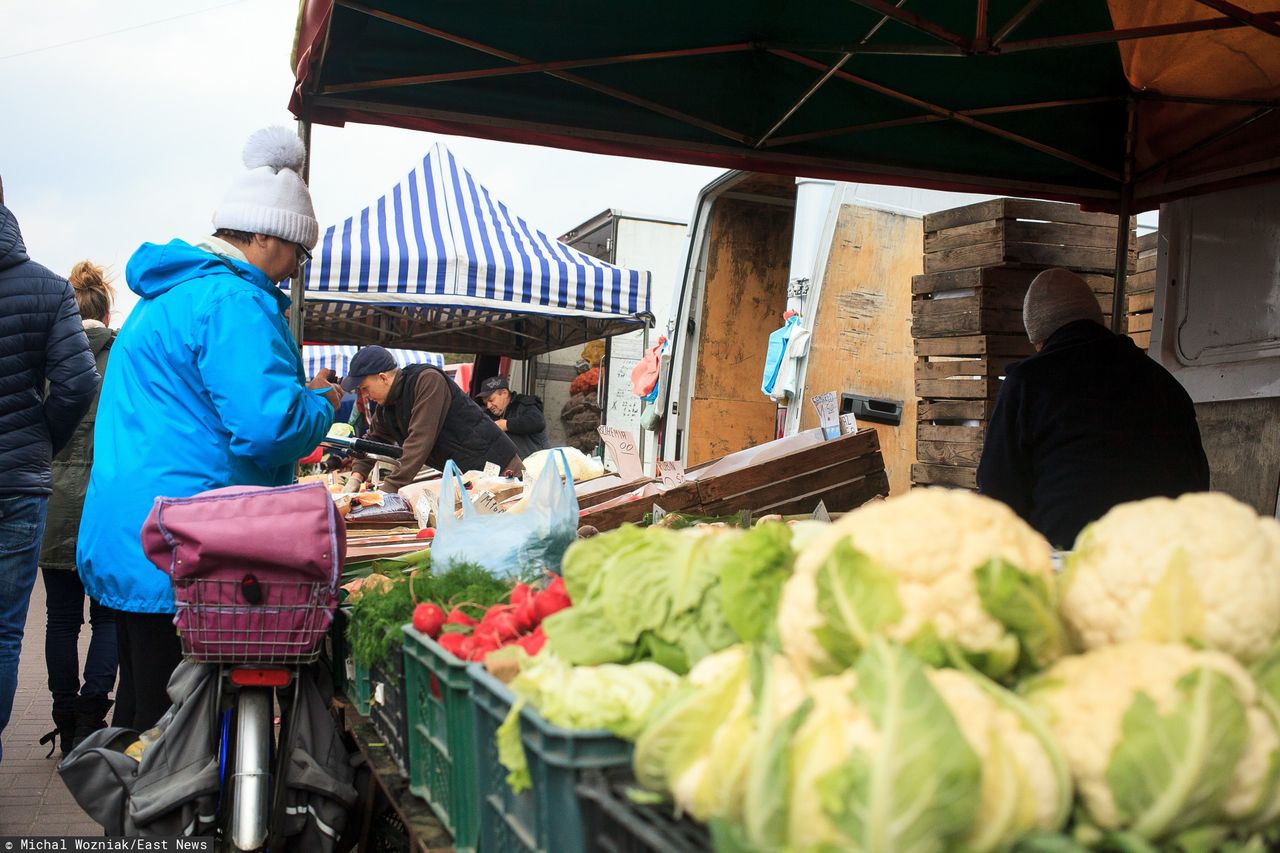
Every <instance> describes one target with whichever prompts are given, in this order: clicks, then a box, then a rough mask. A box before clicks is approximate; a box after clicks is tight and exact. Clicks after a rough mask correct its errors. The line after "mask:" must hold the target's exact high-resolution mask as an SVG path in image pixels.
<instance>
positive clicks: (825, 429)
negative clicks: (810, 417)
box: [813, 391, 840, 441]
mask: <svg viewBox="0 0 1280 853" xmlns="http://www.w3.org/2000/svg"><path fill="white" fill-rule="evenodd" d="M813 407H814V408H815V409H817V410H818V424H819V426H821V427H822V437H823V438H825V439H827V440H828V441H829V440H831V439H833V438H839V437H840V406H839V404H837V403H836V392H835V391H828V392H827V393H825V394H819V395H818V396H816V397H814V398H813Z"/></svg>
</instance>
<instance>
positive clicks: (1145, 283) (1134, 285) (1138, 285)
mask: <svg viewBox="0 0 1280 853" xmlns="http://www.w3.org/2000/svg"><path fill="white" fill-rule="evenodd" d="M1155 289H1156V272H1155V270H1154V269H1153V270H1151V271H1149V272H1137V273H1134V274H1133V275H1131V276H1129V279H1128V281H1126V282H1125V292H1127V293H1147V292H1151V291H1154V290H1155Z"/></svg>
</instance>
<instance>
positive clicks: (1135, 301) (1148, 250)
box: [1125, 231, 1159, 349]
mask: <svg viewBox="0 0 1280 853" xmlns="http://www.w3.org/2000/svg"><path fill="white" fill-rule="evenodd" d="M1158 244H1159V234H1158V233H1157V232H1154V231H1153V232H1151V233H1150V234H1143V235H1142V236H1141V237H1139V238H1138V260H1137V265H1136V267H1135V272H1134V273H1133V275H1131V276H1129V279H1128V281H1126V282H1125V313H1126V314H1127V315H1128V316H1127V317H1126V318H1125V322H1126V331H1127V332H1128V333H1129V337H1131V338H1133V342H1134V343H1136V344H1137V345H1138V346H1140V347H1142V348H1143V349H1147V348H1149V347H1150V346H1151V321H1152V311H1153V310H1154V309H1155V304H1156V248H1157V246H1158Z"/></svg>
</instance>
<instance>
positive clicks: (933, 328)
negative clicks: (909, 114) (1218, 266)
mask: <svg viewBox="0 0 1280 853" xmlns="http://www.w3.org/2000/svg"><path fill="white" fill-rule="evenodd" d="M1132 227H1133V225H1132V222H1131V223H1130V228H1131V229H1132ZM1115 243H1116V217H1115V216H1113V215H1111V214H1106V213H1088V212H1085V211H1082V210H1080V208H1079V207H1077V206H1076V205H1073V204H1061V203H1058V202H1047V201H1030V200H1026V199H1012V198H1001V199H994V200H992V201H986V202H981V203H979V204H974V205H969V206H967V207H960V208H955V209H953V210H947V211H943V212H941V213H934V214H930V215H928V216H926V217H925V218H924V274H923V275H918V276H915V277H914V278H913V279H912V282H911V292H912V306H911V307H912V311H911V323H912V337H913V338H914V339H915V351H916V375H915V378H916V383H915V384H916V396H917V397H918V398H919V406H918V409H917V415H916V418H917V427H916V464H915V465H913V466H912V469H911V474H912V481H913V483H915V484H916V485H943V486H957V487H961V488H969V489H972V488H975V487H976V486H977V470H978V461H979V459H980V458H981V455H982V443H983V441H984V440H985V438H986V430H987V424H988V423H989V421H990V418H991V412H992V409H993V408H994V407H995V400H996V395H997V394H998V393H999V391H1000V382H1001V379H1002V377H1003V376H1004V371H1005V368H1006V367H1007V366H1008V365H1009V363H1010V362H1013V361H1017V360H1018V359H1021V358H1026V357H1027V356H1028V355H1031V353H1032V352H1033V351H1034V350H1033V348H1032V346H1031V344H1030V342H1029V341H1028V340H1027V335H1026V331H1025V329H1024V327H1023V324H1022V299H1023V296H1025V295H1026V292H1027V286H1028V285H1030V284H1031V280H1032V279H1033V278H1035V277H1036V275H1037V274H1038V273H1039V272H1041V271H1042V270H1046V269H1049V268H1051V267H1065V268H1067V269H1070V270H1073V271H1074V272H1076V273H1079V274H1080V275H1081V276H1082V277H1083V278H1084V280H1085V281H1087V282H1088V283H1089V285H1090V287H1091V288H1092V289H1093V291H1094V293H1095V294H1096V295H1097V297H1098V302H1099V303H1100V304H1101V306H1102V310H1103V313H1104V315H1105V316H1106V318H1107V322H1110V319H1111V302H1112V293H1113V290H1114V286H1115V282H1114V273H1115ZM1133 245H1134V240H1133V236H1132V230H1131V240H1130V246H1133ZM1135 256H1136V249H1135V250H1134V251H1132V252H1131V253H1130V271H1132V270H1133V258H1134V257H1135Z"/></svg>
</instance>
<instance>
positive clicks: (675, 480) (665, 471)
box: [657, 459, 684, 489]
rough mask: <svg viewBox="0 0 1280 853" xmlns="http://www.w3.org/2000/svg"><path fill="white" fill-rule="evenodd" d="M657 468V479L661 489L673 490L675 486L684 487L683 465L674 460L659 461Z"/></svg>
mask: <svg viewBox="0 0 1280 853" xmlns="http://www.w3.org/2000/svg"><path fill="white" fill-rule="evenodd" d="M657 466H658V467H657V470H658V479H659V480H660V481H661V482H662V486H663V488H666V489H674V488H675V487H676V486H683V485H684V465H683V464H681V463H680V462H677V461H675V460H674V459H672V460H667V459H659V460H658V462H657Z"/></svg>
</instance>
